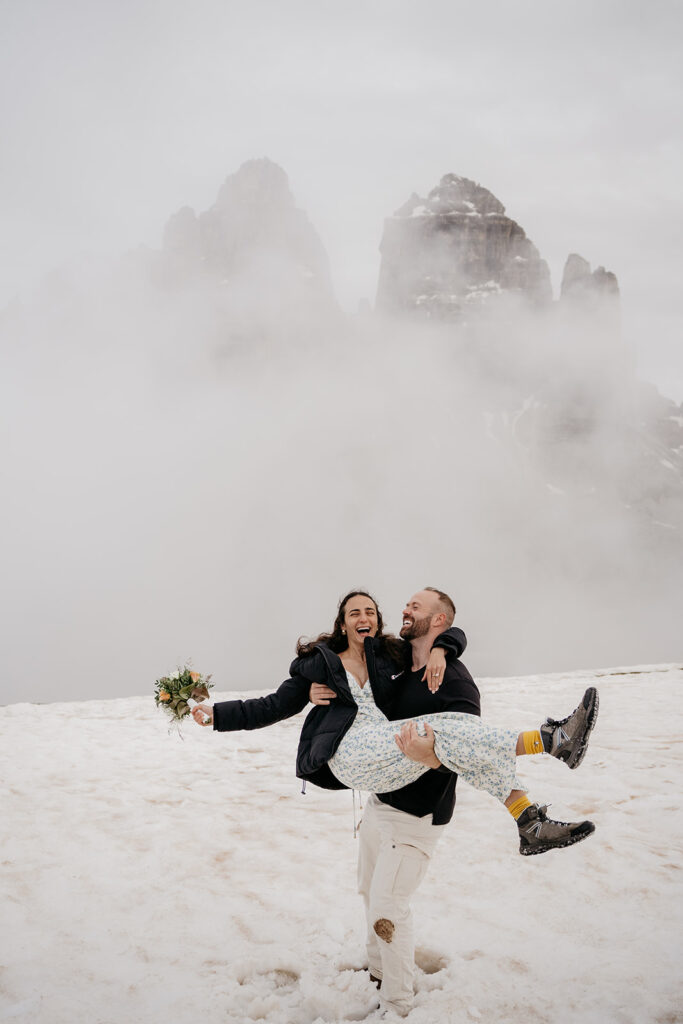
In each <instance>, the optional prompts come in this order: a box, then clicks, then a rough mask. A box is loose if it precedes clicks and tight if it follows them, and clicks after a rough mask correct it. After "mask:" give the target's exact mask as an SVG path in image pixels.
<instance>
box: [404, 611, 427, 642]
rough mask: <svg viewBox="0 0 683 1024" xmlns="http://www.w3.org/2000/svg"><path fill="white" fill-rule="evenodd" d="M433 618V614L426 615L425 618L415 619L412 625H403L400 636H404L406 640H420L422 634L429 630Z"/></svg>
mask: <svg viewBox="0 0 683 1024" xmlns="http://www.w3.org/2000/svg"><path fill="white" fill-rule="evenodd" d="M431 620H432V617H431V615H426V616H425V617H424V619H413V622H412V625H410V626H403V628H402V629H401V632H400V634H399V636H402V637H403V639H404V640H419V638H420V637H421V636H426V635H427V633H428V632H429V629H430V624H431Z"/></svg>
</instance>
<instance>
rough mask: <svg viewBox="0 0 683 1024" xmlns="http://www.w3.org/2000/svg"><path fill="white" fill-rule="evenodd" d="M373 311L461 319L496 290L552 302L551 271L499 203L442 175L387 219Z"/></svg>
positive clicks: (466, 180) (536, 301) (451, 176)
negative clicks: (428, 191)
mask: <svg viewBox="0 0 683 1024" xmlns="http://www.w3.org/2000/svg"><path fill="white" fill-rule="evenodd" d="M380 251H381V253H382V264H381V268H380V278H379V286H378V291H377V306H378V308H379V309H382V310H385V311H387V312H399V311H403V312H413V313H416V314H419V315H421V316H426V317H430V318H436V319H456V320H457V319H461V318H462V317H463V315H464V314H465V313H466V312H469V311H472V310H475V309H476V308H477V307H479V306H481V305H482V304H484V303H487V302H489V301H490V300H491V298H492V297H493V296H495V295H497V294H499V293H500V292H504V291H514V292H517V293H519V294H520V295H522V296H523V297H524V298H526V299H528V300H529V301H530V302H532V303H534V304H547V303H549V302H550V301H551V300H552V290H551V286H550V271H549V269H548V266H547V264H546V262H545V260H542V259H541V258H540V256H539V253H538V250H537V249H536V247H535V246H534V245H533V244H532V242H531V241H530V240H529V239H528V238H527V236H526V234H525V233H524V230H523V229H522V228H521V227H520V225H519V224H517V223H516V222H515V221H513V220H511V219H510V218H509V217H507V216H506V215H505V207H504V206H503V204H502V203H501V202H500V201H499V200H498V199H497V198H496V197H495V196H494V195H493V193H492V192H489V190H488V189H486V188H484V187H483V186H482V185H479V184H478V183H477V182H475V181H472V180H470V179H469V178H463V177H461V176H460V175H457V174H446V175H444V176H443V177H442V178H441V181H440V182H439V184H438V185H437V186H436V188H434V189H432V191H431V192H430V193H429V194H428V195H427V197H426V198H421V197H420V196H418V195H417V194H413V195H412V196H411V197H410V199H409V200H408V202H407V203H405V204H404V205H403V206H402V207H401V208H400V209H399V210H397V211H396V213H395V214H394V216H393V217H389V218H388V219H387V220H386V221H385V225H384V235H383V237H382V243H381V245H380Z"/></svg>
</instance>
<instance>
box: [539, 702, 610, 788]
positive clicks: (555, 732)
mask: <svg viewBox="0 0 683 1024" xmlns="http://www.w3.org/2000/svg"><path fill="white" fill-rule="evenodd" d="M598 706H599V701H598V691H597V690H596V689H595V687H594V686H589V687H588V689H587V690H586V692H585V693H584V695H583V700H582V701H581V703H580V704H579V706H578V708H577V709H576V711H572V713H571V715H567V717H566V718H563V719H561V720H560V721H557V720H556V719H554V718H547V719H546V721H545V723H544V724H543V725H542V726H541V730H540V731H541V739H542V740H543V749H544V750H545V752H546V754H552V756H553V757H557V758H559V760H560V761H564V762H565V764H566V765H567V767H568V768H578V767H579V765H580V764H581V762H582V761H583V757H584V754H585V753H586V749H587V747H588V737H589V736H590V734H591V730H592V728H593V726H594V725H595V721H596V719H597V717H598Z"/></svg>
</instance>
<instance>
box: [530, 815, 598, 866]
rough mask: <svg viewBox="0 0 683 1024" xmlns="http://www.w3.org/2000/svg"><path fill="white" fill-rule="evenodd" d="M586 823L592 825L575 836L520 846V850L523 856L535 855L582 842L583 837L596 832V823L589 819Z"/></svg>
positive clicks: (585, 837)
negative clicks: (557, 840) (552, 841)
mask: <svg viewBox="0 0 683 1024" xmlns="http://www.w3.org/2000/svg"><path fill="white" fill-rule="evenodd" d="M586 825H590V828H587V829H586V830H585V831H584V832H580V833H578V834H576V833H575V834H574V835H573V836H567V838H566V839H563V840H562V842H560V843H539V844H538V845H536V844H534V845H531V844H529V845H527V846H520V848H519V852H520V853H521V855H522V857H533V856H534V855H535V854H537V853H548V851H549V850H563V849H564V848H565V846H573V845H574V843H580V842H581V840H582V839H588V837H589V836H592V835H593V833H594V832H595V825H594V824H593V822H592V821H587V822H586Z"/></svg>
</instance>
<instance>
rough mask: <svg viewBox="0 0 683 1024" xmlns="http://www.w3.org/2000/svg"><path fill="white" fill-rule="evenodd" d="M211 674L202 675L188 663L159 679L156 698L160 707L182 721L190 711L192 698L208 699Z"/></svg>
mask: <svg viewBox="0 0 683 1024" xmlns="http://www.w3.org/2000/svg"><path fill="white" fill-rule="evenodd" d="M210 679H211V676H202V675H201V674H200V673H199V672H194V671H193V670H192V669H190V668H188V667H187V665H186V666H185V668H183V669H178V671H177V672H173V673H172V674H171V675H170V676H163V677H162V678H161V679H157V681H156V686H155V688H154V700H155V701H156V705H157V707H158V708H163V709H164V711H165V712H166V713H167V714H168V715H170V717H171V718H172V719H173V720H174V721H176V722H180V721H182V719H183V718H185V716H186V715H189V713H190V710H191V709H190V705H189V701H190V700H196V701H200V700H207V699H208V696H209V690H210V689H211V688H212V687H213V683H211V682H209V680H210Z"/></svg>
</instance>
